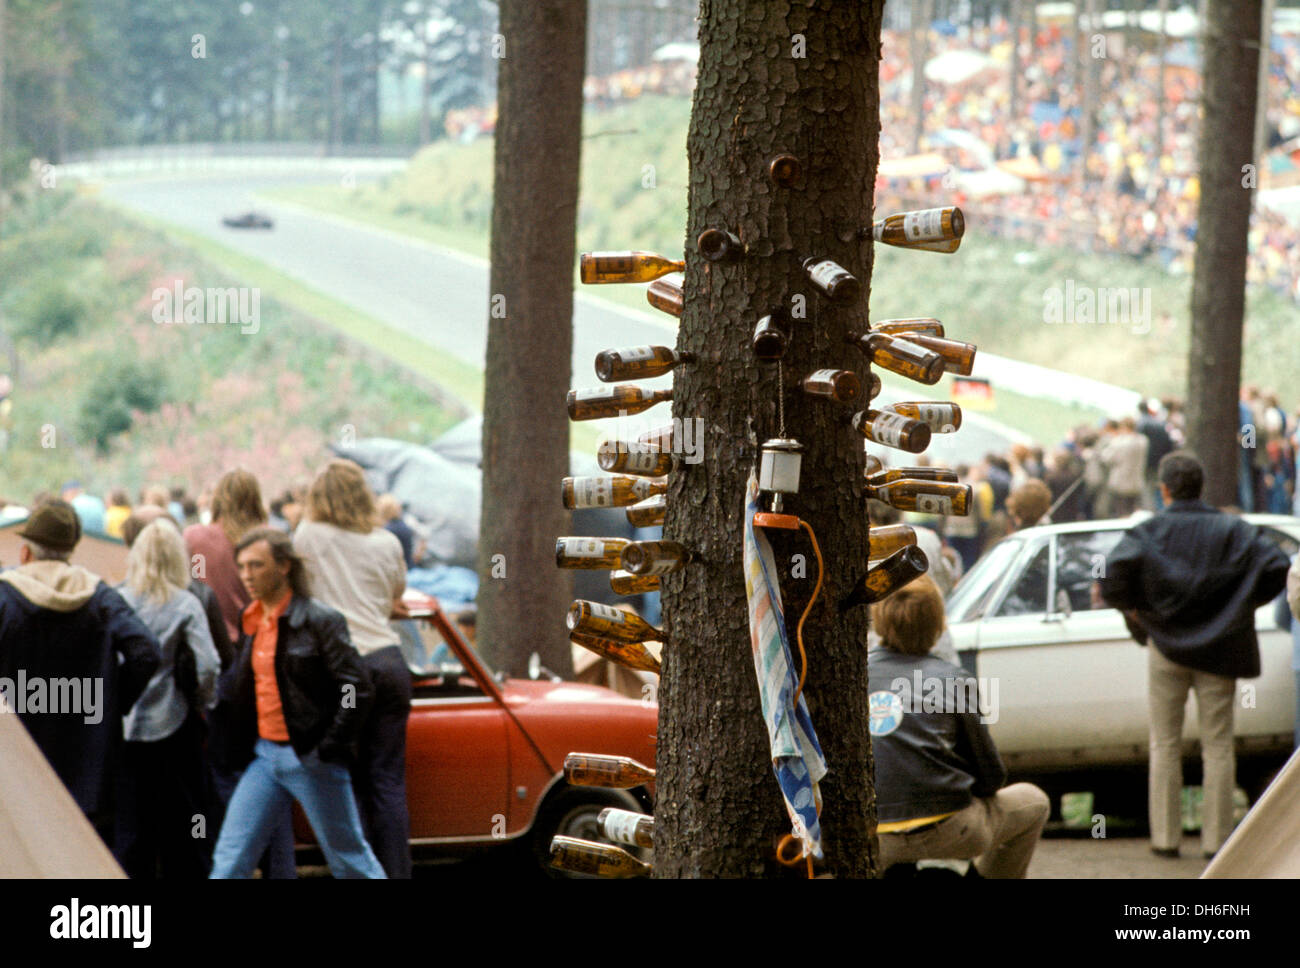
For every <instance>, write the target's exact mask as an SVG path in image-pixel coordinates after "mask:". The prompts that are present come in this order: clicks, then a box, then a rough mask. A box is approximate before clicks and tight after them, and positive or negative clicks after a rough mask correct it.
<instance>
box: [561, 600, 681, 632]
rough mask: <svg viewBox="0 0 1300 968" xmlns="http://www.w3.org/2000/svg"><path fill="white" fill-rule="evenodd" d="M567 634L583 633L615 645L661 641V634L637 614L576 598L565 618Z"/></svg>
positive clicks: (659, 630)
mask: <svg viewBox="0 0 1300 968" xmlns="http://www.w3.org/2000/svg"><path fill="white" fill-rule="evenodd" d="M565 621H566V623H567V624H568V626H569V631H570V632H582V633H583V634H585V635H594V636H597V637H598V638H602V639H614V640H615V641H618V642H651V641H654V642H662V641H663V640H664V633H663V631H662V630H661V629H657V628H655V627H654V626H653V625H651V624H650V623H649V622H647V621H646V620H645V619H643V618H642V617H641V616H640V615H637V614H636V613H635V612H629V611H628V610H627V609H623V608H613V607H611V606H609V605H602V604H601V603H600V602H589V601H586V600H585V599H581V598H579V599H577V600H576V601H575V602H574V603H573V604H572V605H570V606H569V614H568V616H567V617H566V619H565Z"/></svg>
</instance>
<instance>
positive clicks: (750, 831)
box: [655, 0, 920, 877]
mask: <svg viewBox="0 0 1300 968" xmlns="http://www.w3.org/2000/svg"><path fill="white" fill-rule="evenodd" d="M883 6H884V3H883V0H871V2H869V3H852V4H846V3H840V2H837V0H810V2H808V3H806V4H804V5H802V6H799V7H794V8H787V7H784V6H777V5H773V4H771V3H769V2H767V0H713V2H706V3H704V4H702V5H701V10H700V42H701V43H700V46H701V55H700V73H699V81H698V83H697V85H696V88H695V101H694V105H693V109H692V112H691V125H690V133H689V136H688V140H687V154H688V157H689V163H690V189H689V222H688V229H687V233H686V236H687V251H686V260H687V266H686V284H685V292H686V310H685V313H684V315H683V318H682V321H681V326H680V329H679V340H678V342H679V345H680V347H681V349H683V350H686V351H689V352H691V353H694V354H696V356H697V361H696V362H695V363H694V364H692V365H689V366H686V367H683V368H681V369H680V370H678V371H676V372H677V375H676V376H675V378H674V394H675V395H674V399H673V415H674V419H675V420H676V419H680V420H682V421H692V420H696V419H698V420H699V421H700V423H699V424H698V425H697V426H700V427H702V428H703V429H704V433H705V436H704V446H703V460H702V462H700V463H697V464H693V465H683V467H682V469H680V470H678V471H676V472H674V473H673V475H672V477H671V478H670V485H669V491H668V512H667V518H666V521H665V527H664V535H665V537H666V538H667V539H668V540H674V541H680V542H682V543H683V544H685V545H686V546H687V547H688V548H690V549H691V550H692V551H693V552H694V553H695V554H696V555H697V558H696V560H695V561H693V562H692V563H691V564H689V565H687V567H686V568H685V569H683V570H682V571H679V572H676V573H673V574H671V575H667V576H665V577H664V579H663V583H662V586H663V605H664V618H665V624H666V633H667V638H668V644H667V646H666V647H665V649H664V665H663V675H662V677H661V679H660V688H659V700H660V707H659V733H658V755H657V764H658V776H657V779H656V806H655V818H656V819H655V876H656V877H755V876H763V875H768V876H771V875H776V874H778V873H781V872H783V871H785V870H786V869H785V868H782V867H781V866H779V865H778V864H777V863H776V861H775V859H774V844H775V840H776V838H777V837H778V836H779V835H781V834H788V833H790V829H791V824H790V820H789V817H788V815H787V813H786V810H785V807H784V804H783V801H782V799H781V796H780V792H779V788H778V786H777V783H776V779H775V777H774V776H773V772H772V761H771V752H770V747H769V740H768V735H767V730H766V728H765V726H764V721H763V718H762V714H761V711H760V704H759V695H758V687H757V684H756V681H755V671H754V661H753V658H752V656H751V651H750V642H749V634H748V627H749V626H748V622H749V620H748V611H747V606H746V596H745V583H744V575H743V572H742V535H743V525H744V505H745V491H746V481H747V479H748V477H749V474H750V470H751V468H753V467H754V466H755V463H756V461H757V459H758V447H759V445H760V444H761V443H762V442H763V441H764V440H766V439H768V438H772V437H776V436H778V416H777V399H776V398H777V371H776V366H775V365H772V364H760V363H757V362H756V361H755V359H754V357H753V353H752V350H751V347H750V334H751V332H752V330H753V328H754V323H755V321H756V320H757V319H758V318H759V317H761V316H763V315H765V314H766V313H768V312H769V307H773V306H781V305H784V306H786V307H791V306H792V305H793V306H794V307H795V309H796V311H797V310H798V306H799V303H800V302H801V301H802V300H806V306H807V315H806V318H799V317H798V316H796V318H795V320H794V335H793V338H792V340H791V343H790V348H789V351H788V353H787V355H786V357H785V360H784V363H783V364H782V366H783V370H784V374H785V386H786V394H785V423H786V430H787V432H788V434H789V436H791V437H795V438H797V439H798V440H799V441H801V442H802V443H803V445H804V447H805V448H806V450H805V452H804V457H803V474H802V483H801V485H800V490H799V493H798V494H797V495H793V496H791V497H790V498H789V499H788V501H787V504H786V510H787V511H788V512H790V513H793V514H796V515H798V516H799V517H800V518H801V519H802V520H804V521H806V522H808V523H809V524H810V525H811V526H812V528H813V529H814V531H815V532H816V535H817V539H818V541H819V542H820V543H821V550H822V553H823V556H824V559H825V562H826V568H827V571H826V575H825V582H824V585H823V587H822V589H821V595H820V597H819V599H818V600H817V602H816V603H815V606H814V608H813V610H812V612H811V613H810V615H809V619H808V622H807V625H806V627H805V630H804V641H805V644H806V647H807V651H808V679H807V684H806V686H805V696H806V698H807V700H808V703H809V707H810V713H811V718H812V722H813V725H814V727H815V728H816V730H817V734H818V737H819V738H820V741H821V745H822V749H823V751H824V753H825V756H826V760H827V763H828V765H829V768H830V773H829V774H828V776H827V777H826V779H824V780H823V781H822V784H821V793H822V798H823V809H822V812H821V825H822V834H823V844H824V847H825V851H826V869H827V870H828V871H829V872H830V873H832V874H834V875H836V876H838V877H865V876H869V875H871V874H872V872H873V870H874V867H875V862H876V856H877V851H878V848H877V845H876V841H875V838H874V836H873V834H872V830H873V829H874V819H875V803H874V794H873V786H872V767H871V748H870V742H869V738H868V733H867V728H866V710H867V657H866V635H867V615H866V610H865V609H862V608H858V609H853V610H850V611H849V612H847V613H845V614H842V615H841V614H840V613H839V612H838V610H837V609H836V607H835V603H836V602H837V601H838V600H839V599H840V598H841V597H842V596H843V595H845V594H847V593H848V592H849V590H850V587H851V585H852V583H853V582H854V581H855V580H856V579H858V578H859V577H860V576H861V575H862V573H863V571H864V570H865V567H866V557H867V555H866V550H867V521H866V514H865V512H864V510H863V500H862V473H863V463H862V459H863V458H862V453H863V449H862V443H861V438H857V439H856V440H855V438H854V436H853V433H852V432H851V431H850V430H849V428H848V427H846V426H845V425H844V424H842V423H840V422H838V420H837V413H838V411H836V410H834V409H833V408H832V407H831V406H829V405H826V404H824V403H822V402H819V401H814V400H812V398H810V397H807V396H804V395H802V394H801V393H799V392H797V390H795V389H793V388H795V387H796V386H797V384H798V382H799V380H800V378H802V377H803V376H805V375H806V374H808V373H810V372H811V371H813V370H816V369H819V368H823V367H836V368H844V369H852V370H854V371H856V372H858V373H864V372H865V370H866V366H865V363H864V361H863V358H862V357H861V355H860V354H859V353H858V352H857V350H855V349H853V348H852V347H850V346H849V345H847V343H846V339H845V338H846V336H847V335H848V334H849V333H850V332H853V331H858V330H861V329H863V328H864V327H865V321H866V296H867V289H868V284H869V282H870V278H871V261H872V252H871V247H870V245H865V244H860V243H858V242H856V241H850V242H844V241H837V237H843V236H844V235H845V234H846V233H843V232H842V231H840V230H842V229H843V228H844V227H845V226H846V225H853V226H864V225H870V224H871V217H872V189H873V185H874V180H875V174H876V164H877V161H878V136H879V129H880V120H879V106H880V105H879V52H880V28H881V17H882V15H883ZM801 44H806V50H800V49H799V48H798V46H796V45H801ZM792 53H793V54H795V55H796V56H791V55H792ZM799 54H803V55H805V56H798V55H799ZM787 152H788V153H791V154H794V155H796V156H797V157H798V158H800V159H801V160H802V162H803V172H804V174H803V177H802V180H801V181H800V182H798V183H797V184H796V187H795V188H794V189H787V188H776V187H774V186H773V185H772V183H771V182H770V181H769V180H768V174H767V166H768V162H769V161H770V159H771V158H772V157H773V156H774V155H777V154H781V153H787ZM710 227H722V228H726V229H729V230H730V231H732V232H733V233H736V234H737V235H738V236H739V237H740V239H741V240H742V241H743V242H744V243H745V244H746V246H747V247H748V251H747V254H746V255H745V257H744V258H743V259H741V260H740V261H738V262H734V263H729V264H723V263H719V264H712V263H706V262H705V261H704V260H703V259H702V258H701V257H700V256H699V255H698V252H697V250H696V247H695V244H694V239H696V238H697V237H698V235H699V233H700V232H702V231H703V230H704V229H706V228H710ZM808 256H825V257H828V258H832V259H834V260H836V261H837V262H839V263H840V264H841V265H843V266H844V267H845V268H846V269H848V270H849V271H850V272H852V273H853V274H854V275H856V276H857V277H858V279H859V280H860V281H861V282H862V283H863V287H862V295H861V296H860V297H859V298H858V300H857V301H856V302H854V303H853V304H851V305H847V306H845V305H832V304H831V303H829V302H828V301H826V300H825V299H824V298H823V297H821V296H820V295H819V294H817V293H816V292H815V291H814V290H813V288H812V286H811V285H810V284H809V283H808V281H807V278H806V276H805V275H804V274H803V272H802V271H801V269H800V262H801V260H802V258H804V257H808ZM919 311H920V308H919V307H918V312H919ZM863 382H864V384H865V382H866V381H865V380H864V381H863ZM769 534H770V536H771V540H772V545H773V549H774V552H775V555H776V561H777V566H778V570H779V571H780V572H781V575H780V581H781V589H782V594H783V598H784V605H785V614H786V616H787V628H788V629H789V631H790V635H791V648H792V650H794V649H795V646H794V641H795V639H794V632H795V626H796V624H797V622H798V619H799V616H800V615H801V614H802V612H803V609H804V607H805V605H806V604H807V602H808V601H809V599H810V598H811V596H812V592H813V586H814V584H815V581H816V578H817V563H816V559H815V557H814V554H813V551H812V548H811V546H810V543H809V540H808V538H807V536H806V533H804V532H802V531H801V532H798V533H792V532H781V531H772V532H769ZM796 556H797V557H796ZM794 661H795V664H796V666H797V665H798V662H799V659H798V653H797V650H796V651H795V658H794ZM797 671H798V670H797V668H796V674H797ZM795 873H800V874H801V873H802V870H801V869H800V870H798V871H796V872H795Z"/></svg>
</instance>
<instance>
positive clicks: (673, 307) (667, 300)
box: [645, 279, 686, 319]
mask: <svg viewBox="0 0 1300 968" xmlns="http://www.w3.org/2000/svg"><path fill="white" fill-rule="evenodd" d="M645 298H646V301H647V302H648V303H650V305H651V306H653V307H654V308H655V309H658V310H660V311H661V312H665V313H667V314H668V315H669V316H676V317H678V318H679V319H680V318H681V315H682V312H683V311H684V310H685V308H686V296H685V294H684V293H683V292H682V284H681V283H680V282H678V281H676V280H675V279H656V280H655V281H654V282H652V283H650V287H649V288H648V289H646V291H645Z"/></svg>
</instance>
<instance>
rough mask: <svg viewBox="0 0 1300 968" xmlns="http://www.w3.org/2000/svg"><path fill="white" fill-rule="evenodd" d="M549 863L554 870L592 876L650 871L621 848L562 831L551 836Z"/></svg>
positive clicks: (646, 872) (611, 875)
mask: <svg viewBox="0 0 1300 968" xmlns="http://www.w3.org/2000/svg"><path fill="white" fill-rule="evenodd" d="M550 864H551V866H552V867H554V868H555V869H556V870H561V871H568V872H569V873H571V874H590V875H592V876H594V877H649V876H650V872H651V870H652V868H651V867H650V865H649V864H647V863H645V862H644V861H639V860H637V859H636V858H635V857H633V856H632V855H631V854H629V853H628V852H627V851H626V850H624V849H623V848H622V847H615V846H614V845H613V844H598V843H596V842H595V841H594V840H579V839H578V838H577V837H565V836H564V835H562V834H556V835H555V836H554V837H552V838H551V857H550Z"/></svg>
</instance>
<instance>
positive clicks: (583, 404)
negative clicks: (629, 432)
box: [565, 383, 673, 420]
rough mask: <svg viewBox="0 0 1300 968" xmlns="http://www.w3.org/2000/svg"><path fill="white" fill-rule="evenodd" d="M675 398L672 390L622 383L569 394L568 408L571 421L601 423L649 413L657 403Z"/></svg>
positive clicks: (574, 391) (566, 402)
mask: <svg viewBox="0 0 1300 968" xmlns="http://www.w3.org/2000/svg"><path fill="white" fill-rule="evenodd" d="M672 398H673V391H672V389H671V388H669V389H667V390H646V389H645V388H643V387H638V386H633V385H632V384H630V383H619V384H617V385H616V386H612V387H592V388H590V389H587V390H570V391H569V396H568V399H567V400H566V401H565V404H566V406H568V408H569V419H570V420H599V419H601V418H602V417H617V416H619V415H620V414H632V413H640V412H641V411H642V410H649V409H650V408H651V407H653V406H654V405H655V404H656V403H663V402H664V401H665V400H671V399H672Z"/></svg>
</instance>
